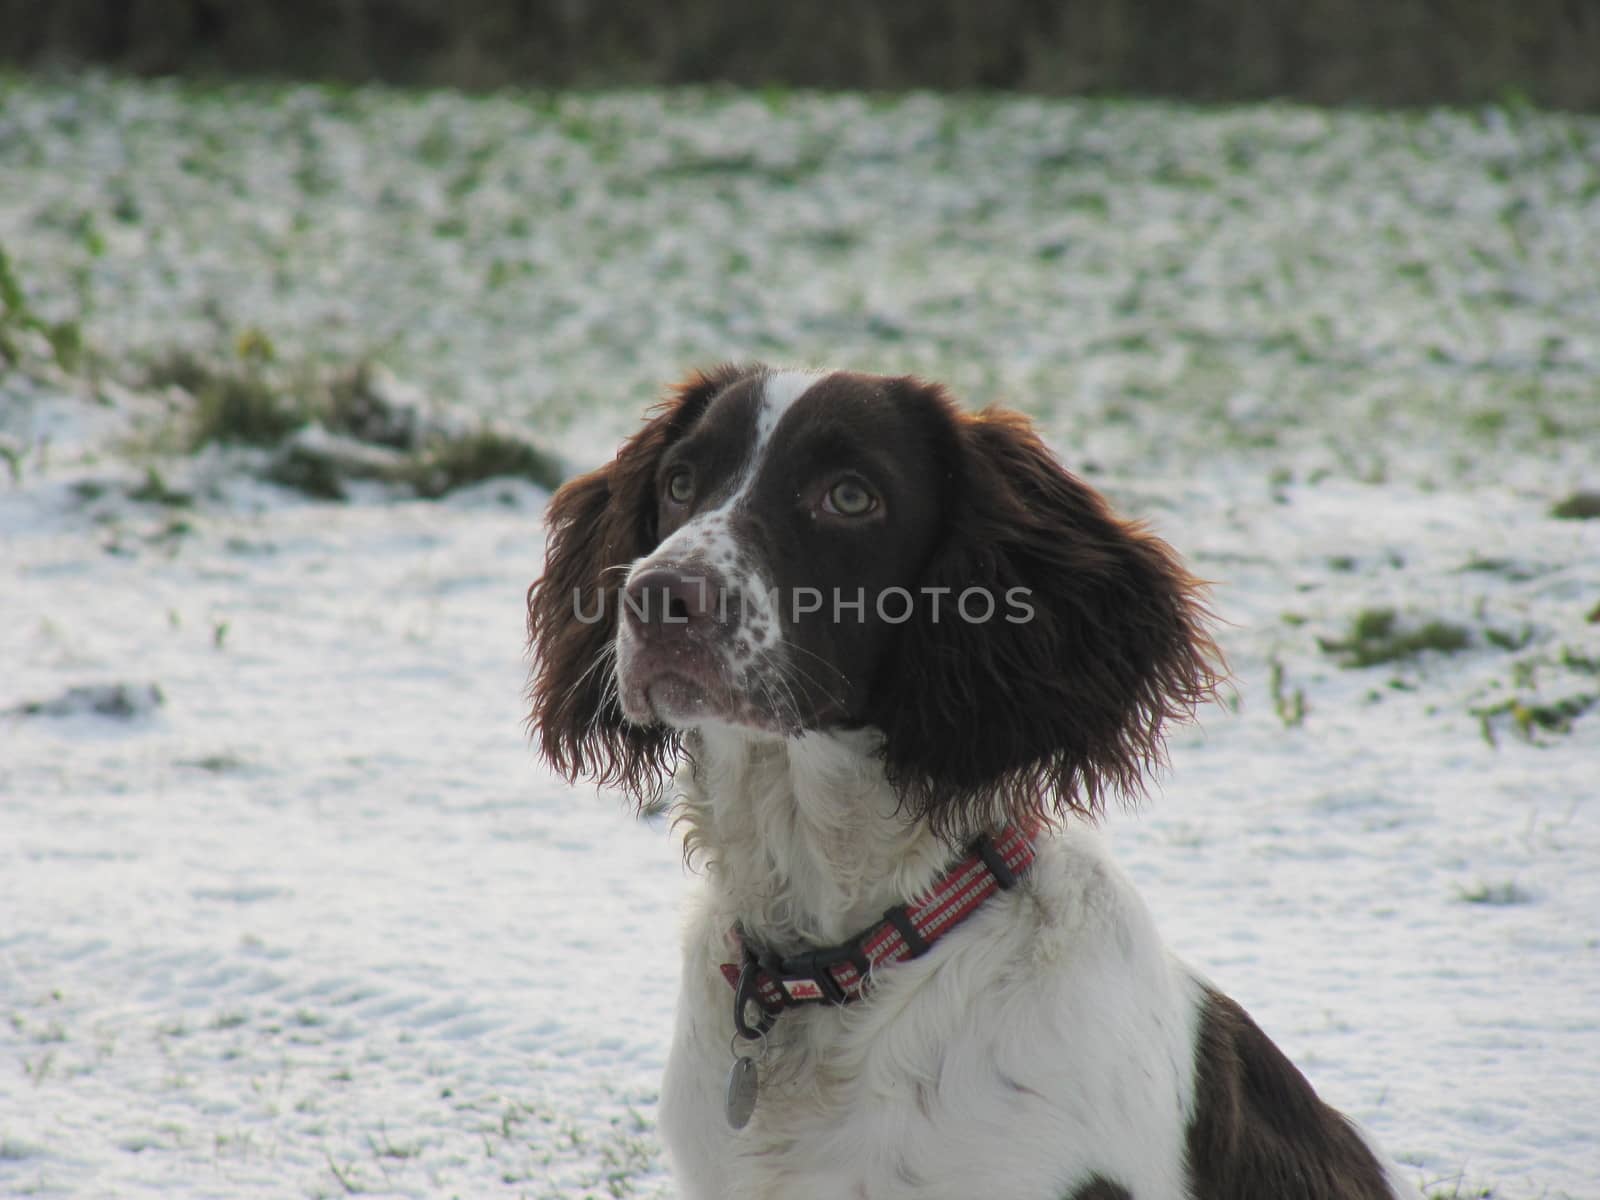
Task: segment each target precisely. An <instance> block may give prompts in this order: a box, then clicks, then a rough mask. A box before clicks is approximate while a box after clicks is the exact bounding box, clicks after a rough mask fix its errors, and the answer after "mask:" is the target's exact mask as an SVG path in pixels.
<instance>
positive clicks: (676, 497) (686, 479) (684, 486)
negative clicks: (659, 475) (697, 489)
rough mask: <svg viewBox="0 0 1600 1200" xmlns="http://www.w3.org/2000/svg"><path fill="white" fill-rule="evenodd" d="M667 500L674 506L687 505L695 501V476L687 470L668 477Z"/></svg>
mask: <svg viewBox="0 0 1600 1200" xmlns="http://www.w3.org/2000/svg"><path fill="white" fill-rule="evenodd" d="M667 499H668V500H671V501H672V502H673V503H674V504H687V503H689V501H690V500H692V499H694V476H693V475H692V474H690V473H689V472H688V471H686V470H678V471H674V472H673V473H672V474H671V475H669V476H667Z"/></svg>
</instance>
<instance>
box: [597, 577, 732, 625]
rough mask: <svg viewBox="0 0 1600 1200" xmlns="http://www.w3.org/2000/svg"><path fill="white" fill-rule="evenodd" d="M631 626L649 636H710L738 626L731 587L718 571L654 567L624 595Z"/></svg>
mask: <svg viewBox="0 0 1600 1200" xmlns="http://www.w3.org/2000/svg"><path fill="white" fill-rule="evenodd" d="M623 609H624V611H625V612H626V614H627V619H628V624H629V625H630V626H631V627H632V628H633V629H634V630H635V631H636V632H638V633H639V634H640V635H642V636H645V637H671V636H673V635H674V634H685V633H686V634H690V635H692V636H696V637H707V636H710V635H712V634H714V633H718V632H721V633H727V632H729V631H731V630H732V629H734V628H735V627H736V626H737V625H738V613H737V611H736V610H735V608H734V606H733V605H732V604H731V603H730V602H729V596H728V588H727V586H726V585H725V584H724V583H723V581H722V579H721V577H720V576H719V575H717V574H716V573H715V572H714V571H709V570H705V569H691V568H688V567H651V568H650V569H649V570H647V571H642V572H640V573H639V574H638V575H637V576H635V577H634V578H633V579H631V580H629V582H628V587H627V590H626V591H625V592H624V593H623Z"/></svg>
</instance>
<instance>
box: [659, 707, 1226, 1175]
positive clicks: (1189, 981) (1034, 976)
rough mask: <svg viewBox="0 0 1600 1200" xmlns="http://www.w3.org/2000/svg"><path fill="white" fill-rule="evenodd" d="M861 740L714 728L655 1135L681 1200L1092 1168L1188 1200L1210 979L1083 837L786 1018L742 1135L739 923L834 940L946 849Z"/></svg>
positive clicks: (695, 812)
mask: <svg viewBox="0 0 1600 1200" xmlns="http://www.w3.org/2000/svg"><path fill="white" fill-rule="evenodd" d="M873 736H874V735H872V734H870V733H867V732H853V733H843V734H834V733H816V734H808V735H806V736H804V737H800V738H796V739H791V740H788V741H780V740H776V739H762V740H750V739H748V738H746V737H744V736H742V735H741V734H740V733H738V732H737V731H733V730H729V729H725V728H724V729H707V730H705V731H703V732H702V733H701V735H700V737H699V739H698V743H697V745H696V746H695V747H694V760H695V763H696V764H697V765H696V766H694V767H692V768H685V769H684V770H683V771H682V772H680V776H679V779H678V781H677V783H678V786H679V788H680V792H681V799H680V801H679V807H678V814H679V816H680V817H681V819H682V821H683V822H684V826H685V835H686V841H687V845H688V848H689V850H690V852H691V854H693V855H694V856H695V858H696V859H697V860H698V861H699V862H700V864H701V865H702V866H703V868H704V880H703V885H702V887H701V888H700V892H699V895H698V896H697V897H696V898H695V899H694V901H693V902H692V907H691V911H690V915H689V918H688V926H687V929H686V932H685V939H684V971H683V982H682V991H681V994H680V996H679V1000H678V1018H677V1030H676V1033H675V1036H674V1040H673V1046H672V1053H671V1057H670V1060H669V1062H668V1066H667V1077H666V1083H665V1089H664V1092H663V1095H662V1102H661V1112H662V1117H661V1123H662V1130H663V1132H664V1134H665V1135H666V1139H667V1143H668V1146H669V1149H670V1151H671V1154H672V1158H673V1162H674V1165H675V1167H676V1173H677V1178H678V1179H679V1181H680V1183H681V1184H682V1187H683V1191H684V1196H685V1197H686V1198H688V1200H712V1198H718V1200H722V1198H726V1197H751V1198H760V1200H816V1198H818V1197H830V1198H831V1197H841V1198H855V1197H861V1198H866V1197H871V1198H872V1200H891V1198H896V1197H905V1198H907V1200H909V1198H911V1197H917V1198H918V1200H941V1198H948V1200H973V1198H975V1197H984V1198H986V1200H1007V1198H1010V1197H1015V1198H1016V1200H1040V1198H1041V1197H1062V1196H1067V1195H1070V1194H1071V1192H1072V1191H1073V1190H1074V1189H1075V1188H1077V1187H1079V1186H1082V1185H1083V1184H1086V1183H1087V1182H1088V1181H1089V1180H1090V1179H1091V1178H1092V1177H1093V1176H1094V1175H1096V1174H1100V1175H1103V1176H1105V1177H1107V1178H1109V1179H1113V1180H1116V1181H1117V1182H1118V1183H1120V1184H1122V1185H1123V1186H1124V1187H1126V1188H1128V1189H1129V1190H1130V1191H1131V1192H1132V1194H1133V1195H1135V1196H1137V1197H1139V1198H1140V1200H1167V1198H1170V1200H1182V1198H1183V1197H1184V1195H1185V1192H1184V1171H1183V1161H1182V1147H1183V1144H1184V1139H1183V1131H1184V1128H1185V1126H1186V1124H1187V1122H1188V1120H1189V1117H1190V1115H1191V1111H1190V1110H1191V1101H1192V1077H1193V1055H1194V1037H1195V1023H1196V1021H1197V1017H1198V1012H1199V982H1198V981H1197V979H1196V978H1195V977H1194V976H1193V975H1192V974H1191V973H1190V972H1189V971H1188V970H1187V969H1186V968H1184V967H1183V966H1182V965H1181V964H1179V963H1178V962H1176V961H1175V960H1174V959H1172V958H1171V957H1170V956H1169V955H1168V954H1167V952H1166V951H1165V950H1164V948H1163V947H1162V944H1161V941H1160V939H1159V938H1158V937H1157V935H1156V931H1155V928H1154V926H1153V925H1152V923H1151V921H1150V917H1149V914H1148V913H1147V912H1146V910H1145V908H1144V905H1143V904H1142V903H1141V901H1140V899H1139V897H1138V895H1137V894H1136V893H1135V891H1134V889H1133V887H1132V885H1131V884H1130V883H1129V881H1128V880H1127V879H1126V878H1125V877H1124V876H1123V875H1122V874H1121V873H1120V872H1119V871H1118V870H1117V869H1116V868H1115V867H1114V866H1113V865H1112V864H1111V862H1110V861H1109V860H1108V859H1107V858H1106V857H1105V855H1104V854H1103V853H1102V851H1101V848H1100V844H1099V838H1098V836H1097V835H1096V834H1094V833H1093V832H1092V831H1091V830H1089V829H1087V828H1085V827H1081V826H1080V827H1073V828H1071V829H1069V830H1068V831H1066V832H1064V833H1061V834H1058V835H1056V836H1054V837H1051V838H1048V839H1046V840H1043V841H1042V842H1041V844H1040V847H1039V856H1038V859H1037V860H1036V861H1035V863H1034V865H1033V867H1032V868H1031V869H1030V870H1029V871H1028V873H1027V874H1026V875H1025V876H1024V877H1023V881H1022V883H1021V884H1020V885H1019V886H1018V887H1017V888H1016V889H1015V890H1014V891H1011V892H1008V893H1004V894H1001V895H997V896H996V897H994V898H993V899H991V900H990V901H989V902H988V903H987V904H986V905H984V907H983V908H982V909H980V910H979V911H978V912H977V913H976V914H975V915H974V916H972V917H971V918H969V919H968V920H967V921H966V922H964V923H963V924H962V925H961V926H960V927H959V928H957V929H955V930H954V931H953V932H952V933H950V934H949V935H948V936H946V937H945V938H944V939H942V940H941V941H940V942H939V943H938V944H937V946H935V948H934V949H933V950H932V951H931V952H930V953H929V954H927V955H926V956H925V957H923V958H920V959H917V960H914V961H911V962H907V963H901V964H897V965H895V966H893V967H891V968H889V969H886V970H883V971H881V972H879V974H878V977H877V980H876V989H875V990H874V991H873V993H872V995H871V997H870V999H868V1000H867V1001H865V1002H863V1003H859V1004H855V1005H851V1006H849V1007H846V1008H844V1009H838V1008H833V1007H831V1006H815V1007H812V1006H807V1007H802V1008H798V1009H793V1010H789V1011H786V1012H785V1013H784V1014H783V1015H782V1016H781V1017H780V1018H779V1020H778V1021H777V1022H776V1024H775V1025H774V1027H773V1029H772V1032H771V1033H770V1034H769V1036H768V1047H767V1052H766V1057H765V1061H764V1062H763V1064H762V1077H763V1083H762V1088H761V1093H760V1099H759V1102H758V1104H757V1105H756V1110H755V1114H754V1116H753V1118H752V1119H751V1122H750V1124H749V1126H748V1127H746V1128H745V1129H744V1130H742V1131H737V1132H736V1131H734V1130H733V1129H732V1128H731V1127H730V1126H729V1124H728V1122H727V1119H726V1117H725V1115H724V1110H723V1094H724V1081H725V1079H726V1076H727V1072H728V1068H729V1066H730V1063H731V1050H730V1044H731V1042H732V1041H733V1036H734V1030H733V1001H732V991H731V989H730V988H729V987H728V984H727V982H726V980H725V979H724V978H723V976H722V974H721V973H720V971H719V970H718V966H719V964H720V963H722V962H726V961H733V960H734V951H733V950H732V949H731V947H730V944H729V940H728V931H729V930H730V929H731V928H732V927H733V924H734V922H735V921H736V920H742V921H743V922H745V924H746V925H747V926H748V927H750V928H754V929H759V930H761V931H762V934H763V936H765V937H770V938H771V939H773V940H774V941H775V942H777V943H779V944H791V945H792V944H797V943H800V942H803V941H812V942H818V943H821V944H828V943H832V942H836V941H839V940H842V939H844V938H845V937H847V936H849V935H851V934H853V933H855V932H856V931H857V930H859V929H861V928H864V927H865V926H867V925H869V924H871V923H873V922H875V921H876V920H878V919H879V917H880V916H881V914H882V912H883V910H884V909H886V908H888V907H889V906H890V905H892V904H895V903H898V902H899V901H900V900H902V899H904V898H905V897H907V896H914V895H917V894H918V893H919V892H921V891H923V890H925V889H927V888H928V886H929V885H930V884H931V883H932V882H933V881H934V880H935V879H936V878H937V876H938V875H939V873H940V872H941V871H942V870H943V869H944V867H945V866H946V865H947V864H948V861H949V850H948V847H947V846H946V845H945V844H944V843H943V842H941V841H939V840H938V839H937V838H935V837H934V836H933V835H932V834H931V833H930V832H929V831H928V830H927V829H926V828H925V827H924V826H922V825H921V824H919V823H917V822H914V821H910V820H908V819H905V818H904V817H902V816H900V815H898V805H897V802H896V798H895V796H894V794H893V792H892V791H891V790H890V789H889V788H888V787H887V786H886V785H885V783H884V781H883V777H882V773H881V770H880V769H879V768H878V767H877V765H876V761H875V760H874V759H873V758H872V757H871V755H870V753H869V750H870V739H871V738H872V737H873Z"/></svg>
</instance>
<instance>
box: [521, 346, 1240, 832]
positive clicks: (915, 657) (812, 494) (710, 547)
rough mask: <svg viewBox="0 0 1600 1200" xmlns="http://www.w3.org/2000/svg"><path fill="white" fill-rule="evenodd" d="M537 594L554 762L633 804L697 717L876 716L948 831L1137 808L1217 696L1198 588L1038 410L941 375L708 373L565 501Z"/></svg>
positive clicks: (544, 736) (775, 728) (790, 722)
mask: <svg viewBox="0 0 1600 1200" xmlns="http://www.w3.org/2000/svg"><path fill="white" fill-rule="evenodd" d="M548 526H549V540H548V543H547V550H546V559H545V574H544V577H543V578H542V579H541V580H540V581H539V582H538V583H537V584H535V585H534V587H533V588H532V589H531V590H530V592H529V597H528V621H529V634H530V641H531V645H532V649H533V653H534V659H535V665H534V675H533V682H532V687H531V694H532V699H533V715H532V721H533V723H534V724H535V725H536V726H537V728H538V736H539V740H540V745H541V748H542V749H543V752H544V754H545V756H546V757H547V758H548V759H549V760H550V762H551V763H552V764H553V765H554V766H555V767H556V768H557V769H559V770H561V771H562V772H563V773H565V774H566V775H567V776H568V777H569V778H576V777H577V776H580V775H588V776H592V777H594V778H595V779H596V780H598V781H599V782H601V783H602V784H606V785H613V786H620V787H623V788H625V789H627V790H629V791H630V792H632V793H633V794H634V795H635V796H639V797H643V796H646V795H648V794H649V793H651V792H652V791H653V790H654V789H655V787H656V786H657V784H658V782H659V780H660V778H661V776H662V774H663V773H664V772H665V771H666V770H667V769H668V768H669V767H670V765H671V763H672V761H673V760H674V758H675V756H676V751H677V745H678V742H677V739H678V737H679V736H680V735H681V734H682V733H683V732H686V731H689V730H692V729H695V728H699V727H704V726H708V725H723V726H733V727H736V728H738V729H739V730H741V731H743V732H744V733H745V734H746V735H747V736H749V737H751V738H783V737H791V736H795V735H798V734H801V733H804V732H808V731H812V730H826V729H840V728H859V727H870V728H873V729H876V730H878V731H880V732H881V734H882V744H881V754H882V757H883V761H884V765H885V768H886V772H887V775H888V778H889V781H890V782H891V783H892V784H893V785H894V787H895V788H896V789H897V790H898V792H899V794H900V795H901V797H902V799H903V800H904V802H905V803H906V804H907V805H908V806H909V807H910V808H911V809H912V810H913V811H915V812H917V813H919V814H921V815H923V816H925V817H927V818H928V819H930V820H931V821H933V822H934V824H935V825H938V826H942V827H947V828H954V827H956V826H959V825H961V824H963V823H965V816H966V815H968V814H970V813H971V812H972V811H973V809H974V808H975V807H977V808H980V809H982V810H983V811H984V812H998V813H1003V814H1006V815H1011V816H1024V815H1035V816H1043V815H1048V814H1051V813H1060V812H1062V811H1063V810H1067V809H1075V810H1078V811H1082V812H1092V811H1094V810H1095V809H1096V808H1097V807H1098V806H1099V804H1100V803H1101V801H1102V799H1103V797H1104V795H1105V793H1106V792H1107V791H1108V790H1115V791H1120V792H1123V793H1125V794H1135V793H1137V792H1138V790H1139V789H1140V787H1141V784H1142V780H1143V777H1144V774H1145V771H1146V769H1147V768H1148V767H1150V766H1151V765H1152V764H1153V763H1154V762H1155V761H1156V760H1157V759H1159V757H1160V754H1161V745H1162V727H1163V725H1164V724H1165V722H1166V721H1167V720H1168V719H1169V718H1174V717H1185V716H1189V715H1192V713H1193V711H1194V709H1195V707H1196V706H1197V705H1198V704H1199V703H1200V702H1201V701H1202V700H1204V699H1206V698H1207V697H1209V696H1210V695H1211V694H1212V692H1213V690H1214V688H1215V685H1216V682H1217V678H1218V675H1217V670H1218V668H1217V662H1218V659H1217V653H1216V648H1215V646H1214V645H1213V643H1212V642H1211V640H1210V638H1209V637H1208V636H1207V634H1206V632H1205V630H1204V628H1203V621H1204V616H1205V614H1204V610H1203V609H1202V608H1201V607H1200V604H1199V601H1198V598H1197V593H1198V590H1199V585H1198V584H1197V582H1196V581H1195V580H1194V579H1193V578H1192V577H1191V576H1190V575H1189V574H1188V573H1187V572H1186V571H1185V570H1184V569H1183V567H1182V566H1181V565H1180V564H1179V562H1178V561H1177V559H1176V557H1175V556H1174V554H1173V553H1172V551H1171V550H1170V549H1169V548H1168V547H1167V546H1166V544H1165V543H1163V542H1161V541H1160V540H1159V539H1157V538H1155V537H1154V536H1152V535H1151V534H1149V533H1148V532H1146V531H1145V530H1144V529H1143V528H1142V527H1141V526H1140V525H1138V524H1136V523H1131V522H1127V521H1123V520H1120V519H1118V518H1117V517H1116V516H1115V515H1113V514H1112V512H1111V511H1110V509H1109V508H1108V506H1107V505H1106V502H1105V501H1104V500H1103V499H1102V498H1101V497H1100V496H1099V495H1098V493H1096V492H1095V491H1094V490H1093V489H1092V488H1090V487H1088V486H1087V485H1086V484H1084V483H1082V482H1081V481H1079V480H1078V479H1076V478H1074V477H1073V476H1072V475H1070V474H1069V473H1068V472H1067V471H1065V470H1064V469H1063V468H1062V467H1061V465H1060V464H1059V463H1058V462H1057V461H1056V460H1055V458H1054V457H1053V456H1052V455H1051V453H1050V452H1049V451H1048V450H1047V449H1046V448H1045V446H1044V444H1043V443H1042V442H1041V441H1040V440H1039V438H1038V437H1037V435H1036V434H1035V433H1034V432H1033V431H1032V429H1031V428H1030V426H1029V424H1028V422H1027V420H1026V418H1024V417H1022V416H1021V415H1019V414H1016V413H1012V412H1005V411H1001V410H996V409H990V410H987V411H984V412H980V413H975V414H971V413H964V412H962V411H960V410H959V409H958V408H957V407H956V406H955V405H954V404H953V403H952V402H951V400H950V399H949V397H948V396H947V395H946V394H945V393H944V391H943V390H942V389H941V388H939V387H938V386H937V385H933V384H929V383H925V382H923V381H920V380H917V379H913V378H886V377H880V376H870V375H860V374H853V373H849V372H799V371H777V370H771V369H768V368H765V367H761V366H744V367H735V366H726V367H720V368H717V369H716V370H713V371H709V372H705V373H700V374H695V375H692V376H691V377H690V378H689V379H687V380H686V381H685V382H683V383H682V384H680V385H679V386H678V387H677V388H676V389H674V390H673V391H672V393H671V394H670V395H669V396H668V398H667V399H666V400H665V401H664V402H663V403H662V404H661V405H660V407H659V408H658V409H656V410H655V411H654V412H653V414H652V415H651V417H650V419H649V420H648V421H647V423H646V424H645V426H644V428H643V429H642V430H640V432H639V433H637V434H635V435H634V436H633V437H632V438H631V439H629V440H628V441H627V442H626V443H625V444H624V445H623V446H622V448H621V450H620V451H619V452H618V454H617V457H616V458H615V459H614V460H613V461H612V462H611V463H609V464H608V465H606V466H604V467H602V468H600V469H599V470H597V471H594V472H591V473H590V474H588V475H584V476H582V477H580V478H578V479H574V480H573V481H571V482H570V483H568V484H567V485H566V486H565V487H563V488H562V489H561V490H560V492H558V493H557V494H556V496H555V498H554V499H553V500H552V501H551V504H550V509H549V515H548Z"/></svg>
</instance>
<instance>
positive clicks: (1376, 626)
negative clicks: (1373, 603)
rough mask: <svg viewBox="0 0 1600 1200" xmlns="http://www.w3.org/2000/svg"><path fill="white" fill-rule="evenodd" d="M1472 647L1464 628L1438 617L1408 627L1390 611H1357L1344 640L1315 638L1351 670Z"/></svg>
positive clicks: (1469, 637) (1452, 652) (1469, 632)
mask: <svg viewBox="0 0 1600 1200" xmlns="http://www.w3.org/2000/svg"><path fill="white" fill-rule="evenodd" d="M1471 644H1472V633H1471V631H1470V630H1469V629H1467V628H1466V627H1465V626H1463V625H1456V624H1454V623H1452V622H1450V621H1443V620H1439V619H1437V618H1435V619H1433V620H1429V621H1427V622H1425V623H1424V624H1422V625H1417V626H1411V627H1407V626H1404V625H1402V624H1401V622H1400V618H1399V614H1397V613H1396V612H1395V610H1394V609H1392V608H1369V609H1363V610H1362V611H1361V612H1358V613H1357V614H1356V615H1355V616H1354V617H1353V618H1352V619H1351V622H1350V631H1349V633H1347V634H1346V635H1345V636H1343V637H1338V638H1318V639H1317V645H1319V646H1320V647H1321V648H1322V650H1323V651H1324V652H1325V653H1327V654H1332V655H1334V656H1336V657H1337V658H1338V659H1339V665H1340V666H1342V667H1348V668H1351V669H1359V668H1362V667H1372V666H1377V665H1379V664H1380V663H1390V662H1400V661H1404V660H1409V659H1414V658H1417V657H1419V656H1421V655H1423V654H1428V653H1434V654H1455V653H1457V652H1459V651H1461V650H1465V649H1466V648H1467V647H1468V646H1470V645H1471Z"/></svg>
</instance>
